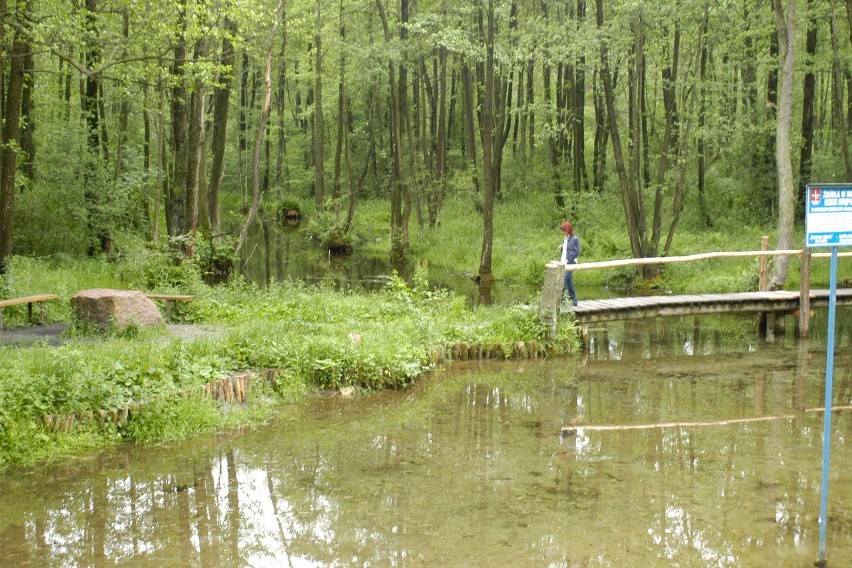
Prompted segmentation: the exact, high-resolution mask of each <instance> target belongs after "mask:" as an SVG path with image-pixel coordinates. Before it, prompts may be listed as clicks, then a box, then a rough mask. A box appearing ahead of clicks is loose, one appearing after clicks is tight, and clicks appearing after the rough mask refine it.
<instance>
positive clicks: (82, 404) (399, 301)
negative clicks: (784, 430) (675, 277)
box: [0, 253, 577, 469]
mask: <svg viewBox="0 0 852 568" xmlns="http://www.w3.org/2000/svg"><path fill="white" fill-rule="evenodd" d="M146 254H147V253H146ZM160 262H162V263H168V264H169V266H170V265H171V262H172V260H171V259H170V258H168V257H167V256H163V257H161V259H160ZM156 264H157V262H155V261H152V259H151V258H150V257H148V256H146V257H144V258H141V259H140V258H132V259H126V260H120V261H117V262H115V263H112V264H109V263H105V262H97V261H75V262H69V263H54V262H53V261H51V260H36V259H23V258H17V259H15V263H14V264H13V266H14V271H13V277H12V278H10V281H11V282H13V283H14V285H15V289H14V290H15V291H14V292H13V293H17V294H24V293H33V292H35V291H36V290H48V289H49V290H51V291H54V290H55V291H58V293H59V294H60V301H58V302H51V303H49V310H50V311H49V315H50V320H51V321H54V322H70V321H71V320H70V309H69V308H68V304H69V301H68V300H69V297H70V296H71V295H73V293H75V292H76V291H77V290H79V289H83V288H86V287H94V286H97V287H117V288H130V287H134V286H142V287H146V288H150V287H151V286H150V284H151V282H150V281H149V280H148V277H149V274H150V270H148V267H149V266H151V265H156ZM63 267H65V268H63ZM68 267H70V269H69V268H68ZM159 270H160V272H158V273H159V274H161V275H164V277H167V278H169V279H171V278H172V277H173V275H174V274H175V273H177V274H183V272H182V271H187V272H188V273H191V272H192V271H193V270H195V269H193V268H191V267H179V269H178V271H177V272H175V271H173V270H171V269H170V268H169V269H166V268H160V269H159ZM59 273H61V275H60V274H59ZM425 274H426V267H425V265H422V266H421V267H420V268H418V270H417V271H416V274H415V276H414V278H413V283H411V284H408V283H406V282H405V281H404V280H403V279H402V278H400V277H398V276H396V275H394V276H392V277H391V278H390V280H389V283H388V285H387V286H386V287H385V288H384V289H383V290H380V291H376V292H370V293H359V294H352V293H341V292H334V291H332V290H328V289H323V288H321V287H308V286H306V285H304V284H301V283H298V282H292V283H282V284H276V285H271V286H268V287H266V288H261V287H258V286H256V285H253V284H248V283H246V282H244V281H243V280H242V279H239V278H234V279H232V280H231V281H230V282H229V283H227V284H225V285H221V286H216V287H209V286H205V285H203V284H202V283H200V281H199V280H197V279H196V278H195V277H188V278H186V279H185V281H184V283H183V285H182V290H183V291H190V292H192V293H194V294H195V299H194V300H193V301H192V302H189V303H187V304H185V305H181V306H179V307H176V308H175V309H174V310H173V313H172V316H173V319H177V320H179V321H183V322H193V323H194V324H197V325H195V326H193V327H192V330H193V331H192V333H193V334H195V335H191V336H184V337H176V336H175V335H174V334H173V333H170V332H169V331H168V330H167V329H166V328H165V326H161V327H155V328H147V329H139V330H135V331H134V333H122V334H116V333H110V332H95V333H93V332H92V330H91V329H85V328H82V329H81V328H80V327H79V326H78V327H75V326H70V327H69V328H68V330H66V332H65V337H64V344H63V345H61V346H48V345H35V346H29V347H25V346H21V347H15V346H7V347H1V348H0V369H2V370H0V469H2V468H4V467H8V466H10V465H12V464H25V463H32V462H33V461H36V460H42V459H46V458H50V457H53V456H57V455H65V454H67V453H74V452H78V451H80V450H81V449H82V448H88V447H94V446H98V445H102V444H109V443H114V442H116V441H131V442H166V441H171V440H177V439H182V438H185V437H188V436H192V435H197V434H200V433H202V432H207V431H213V430H217V429H220V428H224V427H227V426H228V425H234V424H241V423H246V422H249V423H251V422H255V421H261V420H263V419H264V417H267V416H268V415H269V412H268V411H269V409H270V408H272V407H273V406H274V405H275V404H281V403H282V402H290V401H295V400H298V399H300V398H303V397H304V396H306V395H308V394H309V393H311V392H315V391H318V390H327V389H338V388H341V387H355V388H356V389H381V388H403V387H405V386H406V385H407V384H409V383H410V382H411V381H413V380H414V379H415V378H416V377H418V376H419V375H420V374H422V373H423V372H424V371H426V370H428V369H430V368H431V367H433V366H434V364H435V360H434V353H433V349H434V348H435V347H438V346H446V345H451V344H453V343H456V342H460V341H464V342H470V343H489V344H495V343H496V344H512V343H513V342H518V341H532V340H536V341H542V340H544V338H545V335H546V329H545V328H544V327H543V326H542V324H541V323H540V322H539V320H538V316H537V312H536V310H535V309H531V308H529V307H521V306H507V307H499V306H491V307H486V306H482V307H476V308H470V307H469V306H468V305H467V304H466V302H465V300H464V299H462V298H460V297H458V296H455V295H453V294H452V293H449V292H447V291H442V290H434V289H431V288H430V287H429V285H428V282H427V280H426V276H425ZM18 275H20V277H18ZM24 275H26V276H24ZM36 275H37V276H36ZM169 285H170V284H169V283H167V284H165V285H164V286H166V287H168V286H169ZM154 287H156V283H155V286H154ZM54 304H55V305H54ZM22 317H23V316H18V321H17V323H21V321H20V320H21V318H22ZM576 341H577V340H576V334H575V333H574V332H573V327H572V326H571V325H570V324H567V323H566V325H564V326H562V328H561V330H560V334H559V336H558V337H557V338H556V341H555V342H553V345H554V346H556V347H555V348H557V349H564V348H566V347H567V348H569V349H570V348H571V347H570V346H571V345H572V344H573V346H574V347H576ZM506 352H511V350H510V349H509V350H507V351H506ZM269 368H273V369H276V370H277V374H276V380H275V381H274V383H273V384H269V385H263V384H261V383H262V381H257V382H256V387H253V391H252V404H250V405H248V406H247V407H245V408H241V409H240V408H237V409H235V410H234V411H232V412H229V413H222V412H221V411H220V410H219V408H218V405H217V404H215V403H213V402H210V401H207V400H203V399H201V398H200V393H201V387H202V385H204V384H205V383H208V382H211V381H215V380H218V379H220V378H221V377H224V376H228V375H231V374H234V373H238V372H243V371H246V370H261V369H269ZM126 408H131V409H132V410H131V411H132V419H131V420H129V421H127V423H126V424H121V425H115V424H109V423H104V424H102V425H97V421H95V422H94V423H93V422H92V421H89V422H88V423H87V424H85V425H82V426H80V427H78V428H75V429H74V430H73V432H72V433H70V434H69V433H53V432H49V431H46V430H45V428H44V417H45V416H54V415H56V416H60V415H62V416H64V415H76V416H93V415H94V416H97V413H98V412H99V411H116V410H120V409H126Z"/></svg>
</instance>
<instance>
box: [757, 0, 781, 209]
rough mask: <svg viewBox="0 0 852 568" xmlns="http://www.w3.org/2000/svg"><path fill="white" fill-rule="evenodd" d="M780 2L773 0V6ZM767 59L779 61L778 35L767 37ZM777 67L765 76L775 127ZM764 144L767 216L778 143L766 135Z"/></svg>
mask: <svg viewBox="0 0 852 568" xmlns="http://www.w3.org/2000/svg"><path fill="white" fill-rule="evenodd" d="M781 1H782V0H773V2H772V4H773V6H774V5H775V4H777V3H778V2H781ZM769 40H770V41H769V57H770V60H771V61H778V60H779V55H778V54H779V49H780V46H779V45H778V35H777V34H775V33H772V34H770V36H769ZM777 108H778V67H777V66H775V65H773V66H771V67H770V68H769V72H768V73H767V75H766V111H767V114H768V116H767V118H768V122H767V123H768V124H771V123H773V122H774V123H775V124H776V125H777V120H778V112H777V110H776V109H777ZM765 140H766V143H765V145H764V152H763V163H762V165H761V168H760V171H761V172H763V176H762V177H763V179H761V180H760V186H759V187H762V188H763V192H762V193H763V209H764V211H766V213H767V215H771V214H772V213H774V212H775V206H776V199H777V197H778V192H777V190H776V182H778V181H779V180H777V179H776V177H777V173H778V170H777V164H776V163H775V158H776V156H777V155H778V148H777V147H776V144H777V143H778V140H777V137H776V136H774V135H773V134H771V133H767V134H766V138H765Z"/></svg>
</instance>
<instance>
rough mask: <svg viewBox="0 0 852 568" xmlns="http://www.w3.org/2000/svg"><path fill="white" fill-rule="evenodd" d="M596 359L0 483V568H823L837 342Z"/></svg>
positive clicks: (419, 390)
mask: <svg viewBox="0 0 852 568" xmlns="http://www.w3.org/2000/svg"><path fill="white" fill-rule="evenodd" d="M838 315H839V318H838V322H839V323H840V325H839V326H838V334H837V351H836V354H837V357H836V361H835V363H836V369H837V372H836V374H835V391H834V392H835V403H834V404H835V405H836V406H837V409H838V410H837V411H836V413H835V415H834V421H835V426H834V436H833V441H832V448H833V455H832V470H831V471H832V473H831V479H830V484H831V494H830V505H829V509H828V519H829V522H828V565H829V566H843V565H844V562H845V561H844V560H843V559H844V558H845V559H848V558H852V447H850V444H849V440H848V432H850V431H852V330H850V325H852V318H850V311H849V310H848V309H845V310H843V311H842V313H840V312H839V314H838ZM820 327H823V328H824V319H822V320H821V321H817V322H814V326H813V328H812V329H814V330H815V331H816V330H818V329H819V328H820ZM601 345H602V347H601V351H600V353H606V356H597V355H596V354H595V353H597V352H590V353H589V355H588V356H587V357H586V358H585V359H549V360H543V361H542V360H537V361H506V362H493V361H490V362H483V363H479V362H477V363H462V364H456V365H452V366H450V367H448V368H446V369H442V370H439V371H436V372H435V373H433V374H432V375H431V376H429V377H426V378H424V379H423V380H421V381H419V382H418V383H416V384H415V385H414V386H413V387H411V388H410V389H408V390H406V391H386V392H379V393H374V394H370V395H363V396H357V397H354V398H342V397H333V398H321V399H316V400H311V401H308V402H306V403H304V404H300V405H296V406H293V407H289V408H287V409H286V410H285V411H283V412H282V413H281V414H280V418H279V419H278V420H276V421H275V422H274V423H273V424H271V425H269V426H268V427H265V428H262V429H260V430H256V431H252V432H246V433H242V432H235V433H231V434H228V435H224V436H222V435H220V436H216V437H211V438H209V439H199V440H193V441H191V442H188V443H186V444H182V445H179V446H174V447H168V448H136V447H127V448H121V449H118V450H109V451H105V452H102V453H99V454H97V455H95V456H92V457H91V458H90V459H86V460H80V461H78V462H76V463H75V464H72V465H66V466H59V467H41V468H37V469H33V470H28V471H18V472H12V473H9V474H6V475H3V476H0V511H2V515H0V565H9V566H13V565H14V566H20V565H30V566H69V565H75V566H76V565H85V566H106V565H115V564H128V565H133V566H155V565H156V566H164V565H165V566H186V565H190V566H341V565H379V566H409V565H418V566H419V565H423V566H426V565H428V566H433V565H434V566H459V565H471V566H486V565H511V566H547V565H559V566H660V565H666V566H669V565H678V566H764V565H766V563H767V559H772V563H773V564H776V565H781V566H807V565H811V564H812V563H813V561H814V560H815V559H816V557H817V537H818V520H817V516H818V510H819V503H818V501H819V486H820V475H821V454H820V453H821V435H822V430H821V425H822V416H823V413H822V410H821V408H820V407H821V406H822V396H823V388H824V380H825V374H824V370H825V369H824V365H825V337H824V335H820V333H819V332H818V331H817V333H815V334H814V337H812V339H811V340H810V341H807V342H800V343H797V342H794V341H792V340H789V339H785V340H784V341H777V340H775V339H773V340H771V341H760V340H758V339H757V334H756V325H753V322H752V320H751V318H745V317H742V316H736V317H733V316H732V317H722V316H719V317H714V318H706V319H702V320H701V322H700V328H699V329H698V330H697V332H696V326H695V322H694V321H693V320H692V319H690V320H688V321H682V320H679V319H676V318H671V321H669V322H667V323H665V325H664V324H663V322H658V325H657V326H655V327H652V326H650V325H647V324H642V323H640V324H631V325H630V326H627V327H626V328H625V327H620V328H619V327H613V328H612V329H610V331H609V336H608V340H607V341H606V343H605V346H604V344H603V343H602V344H601Z"/></svg>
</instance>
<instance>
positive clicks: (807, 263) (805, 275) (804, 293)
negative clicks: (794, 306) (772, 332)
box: [798, 247, 811, 339]
mask: <svg viewBox="0 0 852 568" xmlns="http://www.w3.org/2000/svg"><path fill="white" fill-rule="evenodd" d="M798 328H799V337H800V338H802V339H804V338H806V337H807V336H808V334H809V333H810V331H811V249H809V248H807V247H805V249H804V250H803V251H802V272H801V275H800V277H799V325H798Z"/></svg>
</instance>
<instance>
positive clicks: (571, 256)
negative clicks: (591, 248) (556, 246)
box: [561, 235, 580, 264]
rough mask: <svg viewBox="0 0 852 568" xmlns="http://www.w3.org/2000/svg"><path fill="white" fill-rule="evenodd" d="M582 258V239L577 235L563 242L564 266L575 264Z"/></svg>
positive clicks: (568, 237)
mask: <svg viewBox="0 0 852 568" xmlns="http://www.w3.org/2000/svg"><path fill="white" fill-rule="evenodd" d="M578 256H580V238H579V237H578V236H577V235H570V236H566V237H565V240H564V241H563V242H562V260H561V262H562V263H564V264H574V263H575V262H577V257H578Z"/></svg>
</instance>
